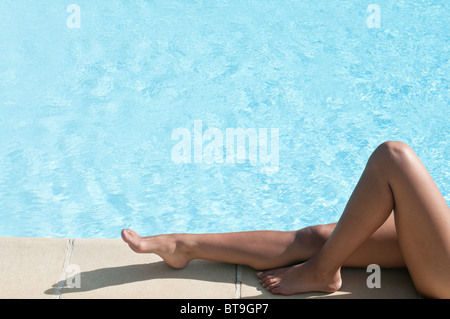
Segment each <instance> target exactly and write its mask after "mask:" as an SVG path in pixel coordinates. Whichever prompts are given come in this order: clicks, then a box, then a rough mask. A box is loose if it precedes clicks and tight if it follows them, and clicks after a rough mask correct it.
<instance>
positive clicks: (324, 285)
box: [258, 262, 342, 295]
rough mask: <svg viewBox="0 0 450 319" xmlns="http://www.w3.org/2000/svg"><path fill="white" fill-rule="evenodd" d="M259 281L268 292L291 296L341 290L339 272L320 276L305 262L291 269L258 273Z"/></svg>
mask: <svg viewBox="0 0 450 319" xmlns="http://www.w3.org/2000/svg"><path fill="white" fill-rule="evenodd" d="M258 277H259V279H260V280H259V281H260V282H261V284H262V285H263V286H264V288H266V289H267V290H268V291H270V292H272V293H275V294H282V295H293V294H297V293H304V292H311V291H320V292H328V293H331V292H335V291H337V290H339V289H340V288H341V284H342V281H341V275H340V271H338V272H337V273H336V274H333V275H331V276H322V275H319V274H317V273H316V272H315V271H314V267H313V265H311V264H310V263H308V262H306V263H303V264H298V265H295V266H292V267H285V268H277V269H273V270H267V271H263V272H260V273H258Z"/></svg>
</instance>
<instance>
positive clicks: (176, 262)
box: [121, 229, 190, 268]
mask: <svg viewBox="0 0 450 319" xmlns="http://www.w3.org/2000/svg"><path fill="white" fill-rule="evenodd" d="M121 235H122V239H123V240H124V241H125V242H126V243H127V244H128V246H130V248H131V249H132V250H133V251H134V252H137V253H154V254H157V255H158V256H160V257H161V258H162V259H163V260H164V261H165V262H166V263H167V264H169V266H171V267H173V268H184V267H186V265H187V264H188V263H189V261H190V259H189V257H188V255H187V253H186V252H185V251H184V249H183V245H182V244H181V243H180V242H179V241H178V240H177V238H176V236H175V235H159V236H149V237H141V236H139V235H138V233H136V232H135V231H134V230H131V229H124V230H122V234H121Z"/></svg>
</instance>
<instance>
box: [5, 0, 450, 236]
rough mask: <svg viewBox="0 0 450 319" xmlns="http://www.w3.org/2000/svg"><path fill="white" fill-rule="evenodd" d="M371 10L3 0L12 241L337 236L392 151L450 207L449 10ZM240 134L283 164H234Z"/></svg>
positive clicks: (212, 2) (8, 231)
mask: <svg viewBox="0 0 450 319" xmlns="http://www.w3.org/2000/svg"><path fill="white" fill-rule="evenodd" d="M70 4H75V5H76V6H71V7H69V5H70ZM369 4H372V2H364V1H356V0H354V1H300V0H295V1H294V0H286V1H279V0H264V1H261V0H252V1H251V0H245V1H237V0H204V1H202V0H197V1H190V0H178V1H173V0H159V1H158V0H155V1H145V0H136V1H125V0H122V1H119V0H102V1H90V0H89V1H88V0H73V1H72V2H67V1H35V2H30V1H26V0H17V1H16V0H15V1H13V0H2V1H1V2H0V13H1V17H0V52H1V53H0V236H39V237H72V238H79V237H82V238H95V237H104V238H116V237H119V234H120V230H121V229H122V228H124V227H130V228H134V229H136V230H137V231H138V232H141V233H143V234H146V235H150V234H158V233H170V232H225V231H240V230H256V229H278V230H289V229H297V228H300V227H304V226H307V225H310V224H316V223H328V222H335V221H337V219H338V218H339V216H340V214H341V213H342V210H343V208H344V205H345V203H346V201H347V199H348V197H349V196H350V194H351V191H352V189H353V187H354V186H355V184H356V182H357V180H358V178H359V176H360V174H361V172H362V170H363V168H364V165H365V163H366V161H367V159H368V157H369V155H370V154H371V152H372V151H373V150H374V149H375V148H376V146H377V145H378V144H380V143H381V142H383V141H386V140H400V141H404V142H406V143H408V144H410V145H411V146H412V147H413V149H414V150H415V151H416V152H417V153H418V155H419V156H420V157H421V159H422V161H423V162H424V164H425V165H426V167H427V168H428V170H429V171H430V173H431V174H432V176H433V178H434V179H435V181H436V183H437V184H438V186H439V188H440V190H441V192H442V193H443V195H444V197H445V199H446V200H447V202H449V201H450V183H449V181H450V173H449V166H448V163H449V158H450V147H449V143H448V140H449V132H450V124H449V123H450V121H449V120H450V116H449V105H448V104H449V103H448V101H449V100H448V98H449V96H448V93H449V87H448V77H449V74H450V72H449V71H450V70H449V60H448V52H449V49H450V47H449V34H450V33H449V25H450V23H449V22H450V21H449V15H448V12H449V10H450V7H449V4H448V1H445V0H442V1H414V2H412V1H406V0H405V1H376V5H377V6H378V8H379V9H380V10H379V11H377V10H375V11H372V10H367V9H368V6H369ZM377 17H379V18H380V20H376V18H377ZM377 21H379V22H380V23H379V24H377V23H378V22H377ZM195 123H197V124H199V123H201V128H200V129H199V127H198V125H197V128H195V127H194V126H195V125H194V124H195ZM230 128H234V129H237V128H242V129H243V130H250V131H252V132H256V134H258V138H261V136H262V133H261V131H260V129H264V128H266V129H267V135H268V136H267V144H268V147H269V149H268V150H267V152H268V153H269V154H271V155H278V159H277V161H276V159H275V157H271V160H270V162H267V161H263V160H262V157H259V156H260V154H261V153H260V152H262V148H261V145H262V144H261V143H259V144H258V149H257V150H258V153H256V155H257V157H256V161H250V158H249V156H247V158H246V159H245V160H244V161H238V160H237V157H236V160H235V161H233V162H231V163H230V162H227V160H226V153H227V149H226V148H227V147H228V142H227V141H225V136H226V131H227V129H230ZM177 129H181V132H185V133H186V132H187V133H189V134H190V138H191V139H190V140H188V139H186V140H184V139H183V141H184V142H186V144H185V145H188V144H189V145H190V147H191V149H190V153H183V152H184V151H186V150H187V148H184V149H183V150H184V151H183V152H182V154H184V155H186V154H187V156H186V157H183V158H184V161H181V162H180V160H179V159H177V158H175V157H176V156H175V157H174V148H175V147H176V145H178V146H180V144H179V143H181V142H182V138H181V135H177V134H175V133H176V132H178V131H177ZM208 129H211V130H210V131H209V132H211V131H212V132H215V133H217V134H216V135H215V137H216V140H215V141H216V142H217V141H220V142H221V140H219V138H218V136H219V135H220V134H222V135H223V140H224V142H223V144H222V145H221V144H220V143H218V144H214V145H216V146H217V148H215V150H216V151H217V152H216V153H214V154H216V155H218V156H217V157H216V160H214V161H212V163H210V162H211V161H207V159H206V157H205V154H204V153H202V152H206V150H207V149H208V145H209V144H208V140H207V139H206V138H205V140H202V137H205V136H206V135H207V134H205V133H206V131H207V130H208ZM271 129H276V130H277V131H276V132H278V138H277V139H273V140H274V141H275V142H274V143H275V144H274V145H271V144H270V142H271V138H273V137H276V134H275V133H276V132H275V131H273V134H272V131H271ZM250 131H247V132H250ZM199 132H200V135H198V134H197V137H195V133H199ZM219 133H220V134H219ZM218 134H219V135H218ZM198 136H200V140H199V137H198ZM199 141H200V144H199ZM257 141H258V142H260V140H259V139H257ZM188 142H189V143H188ZM249 145H250V138H249V140H248V146H246V147H245V150H246V151H247V152H248V154H250V152H251V149H250V146H249ZM186 147H187V146H186ZM196 147H197V150H194V149H195V148H196ZM198 147H202V148H203V149H200V151H199V148H198ZM276 148H278V152H277V154H275V152H274V151H275V150H276ZM220 151H222V153H220ZM270 151H272V153H270ZM186 152H187V151H186ZM175 153H176V152H175ZM202 155H203V157H202ZM221 155H223V156H221ZM198 156H200V157H198ZM276 162H277V163H276Z"/></svg>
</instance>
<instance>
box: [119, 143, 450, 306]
mask: <svg viewBox="0 0 450 319" xmlns="http://www.w3.org/2000/svg"><path fill="white" fill-rule="evenodd" d="M122 238H123V239H124V241H125V242H127V243H128V244H129V246H130V247H131V249H133V250H134V251H136V252H149V253H156V254H158V255H160V256H161V257H162V258H163V259H164V260H165V261H166V262H167V263H168V264H169V265H171V266H172V267H175V268H182V267H184V266H186V265H187V263H188V262H189V261H190V260H192V259H199V258H200V259H207V260H214V261H219V262H229V263H236V264H245V265H249V266H251V267H253V268H255V269H258V270H263V269H271V270H267V271H262V272H260V273H258V276H259V278H260V282H261V284H262V285H263V286H264V287H265V288H266V289H267V290H269V291H271V292H273V293H280V294H285V295H289V294H295V293H301V292H308V291H325V292H332V291H336V290H338V289H339V288H340V286H341V277H340V269H341V267H342V266H350V267H367V265H369V264H371V263H376V264H378V265H380V266H381V267H404V266H406V267H407V268H408V270H409V272H410V274H411V277H412V279H413V282H414V284H415V286H416V288H417V289H418V291H419V292H421V293H422V294H424V295H426V296H429V297H447V298H448V297H450V275H449V274H448V269H449V268H450V211H449V208H448V206H447V204H446V202H445V200H444V198H443V196H442V195H441V193H440V192H439V189H438V188H437V186H436V184H435V183H434V181H433V180H432V178H431V176H430V175H429V174H428V172H427V170H426V169H425V167H424V166H423V164H422V163H421V162H420V160H419V159H418V158H417V156H416V155H415V153H414V152H413V151H412V149H411V148H409V147H408V146H407V145H405V144H403V143H400V142H387V143H384V144H382V145H380V146H379V147H378V148H377V149H376V150H375V151H374V153H373V154H372V156H371V157H370V159H369V161H368V163H367V165H366V168H365V170H364V172H363V174H362V176H361V178H360V180H359V182H358V184H357V186H356V188H355V190H354V192H353V194H352V196H351V197H350V199H349V202H348V203H347V206H346V208H345V209H344V212H343V214H342V216H341V218H340V220H339V222H338V223H337V224H329V225H317V226H311V227H306V228H303V229H301V230H298V231H291V232H277V231H254V232H238V233H223V234H221V233H219V234H170V235H160V236H150V237H140V236H139V235H138V234H137V233H135V232H134V231H132V230H123V231H122ZM280 267H281V268H280ZM273 268H275V269H273Z"/></svg>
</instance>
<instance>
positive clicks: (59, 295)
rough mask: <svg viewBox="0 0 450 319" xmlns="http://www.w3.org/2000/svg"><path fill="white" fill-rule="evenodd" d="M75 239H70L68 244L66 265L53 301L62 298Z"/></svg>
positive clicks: (65, 257)
mask: <svg viewBox="0 0 450 319" xmlns="http://www.w3.org/2000/svg"><path fill="white" fill-rule="evenodd" d="M74 241H75V239H72V238H69V243H68V244H67V249H66V255H65V256H64V263H63V269H62V272H61V275H60V276H59V282H58V286H57V287H56V289H55V294H54V295H53V299H59V298H60V297H61V291H62V288H63V286H64V283H65V282H66V269H67V266H68V265H69V262H70V257H71V256H72V250H73V244H74Z"/></svg>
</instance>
